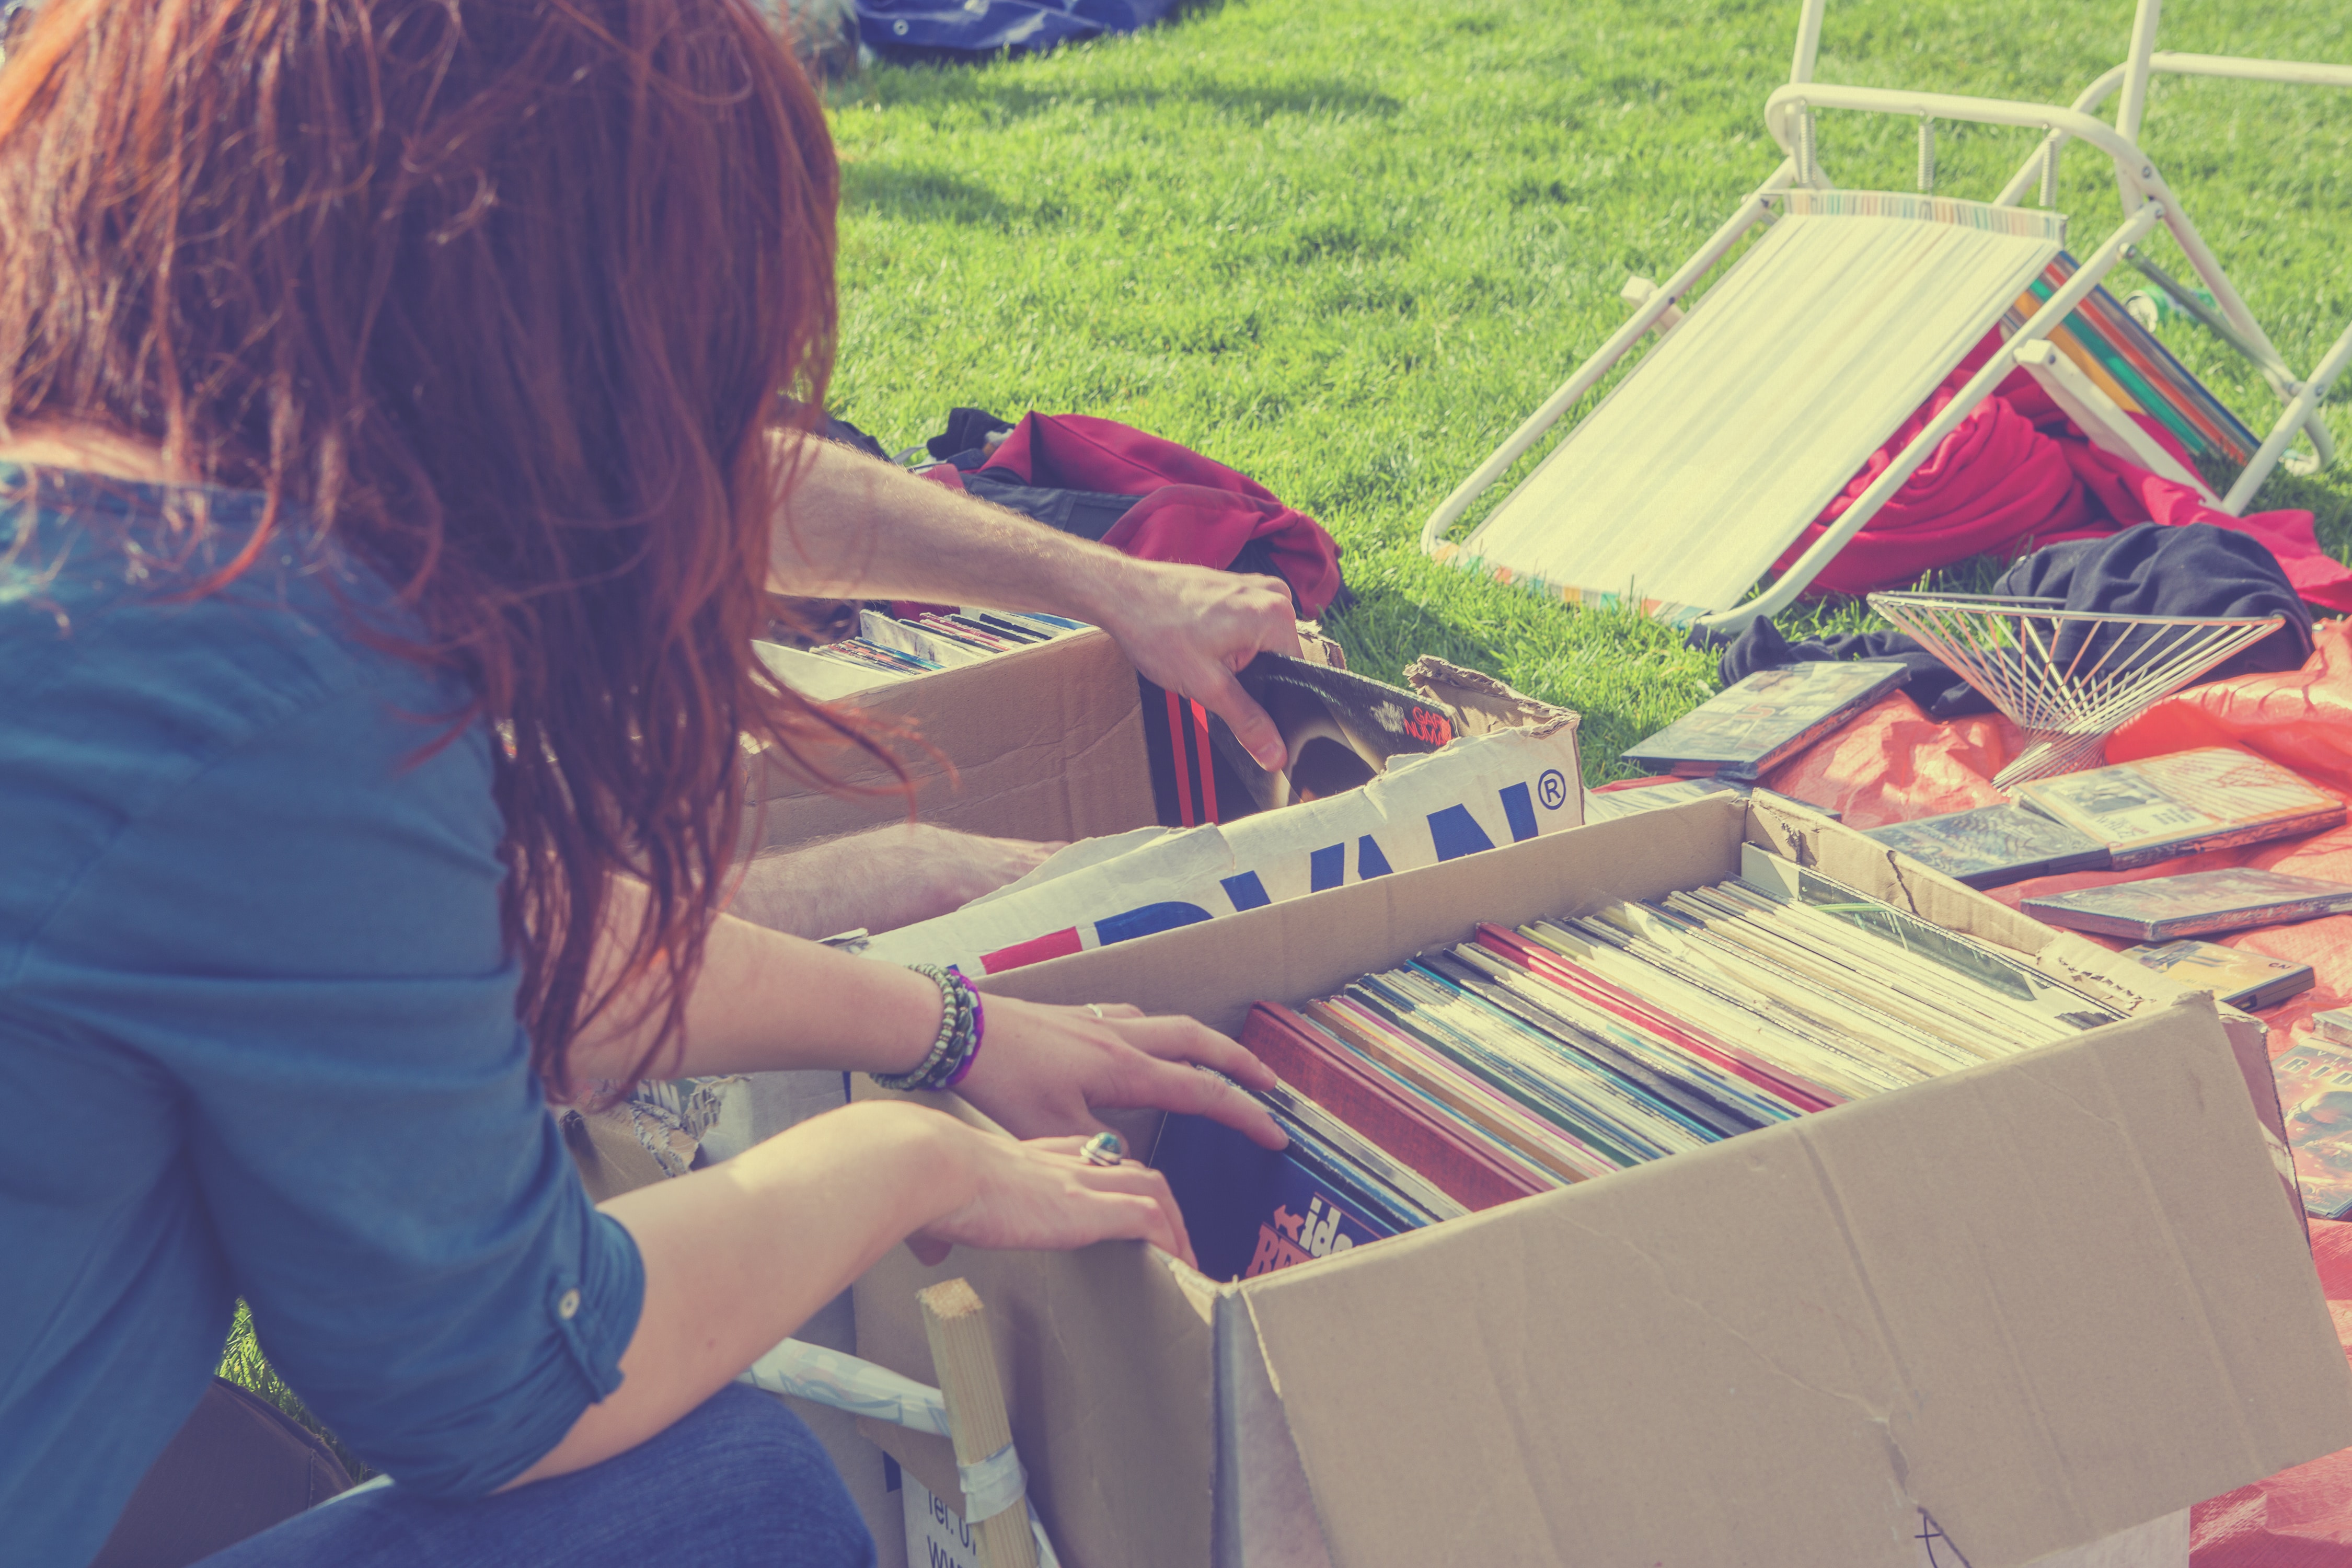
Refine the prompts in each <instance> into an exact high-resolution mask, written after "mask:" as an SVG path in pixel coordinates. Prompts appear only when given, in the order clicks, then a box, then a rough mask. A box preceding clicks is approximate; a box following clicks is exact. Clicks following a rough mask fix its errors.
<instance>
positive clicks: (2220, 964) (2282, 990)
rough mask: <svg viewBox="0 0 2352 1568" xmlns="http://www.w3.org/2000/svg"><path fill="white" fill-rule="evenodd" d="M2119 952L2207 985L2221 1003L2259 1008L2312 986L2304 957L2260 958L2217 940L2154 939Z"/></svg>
mask: <svg viewBox="0 0 2352 1568" xmlns="http://www.w3.org/2000/svg"><path fill="white" fill-rule="evenodd" d="M2124 956H2125V957H2126V958H2128V959H2131V960H2133V961H2135V962H2136V963H2144V964H2146V965H2147V967H2149V968H2150V969H2155V970H2160V971H2162V972H2163V973H2167V974H2169V975H2170V976H2172V978H2173V979H2175V980H2178V981H2179V982H2180V984H2183V985H2193V986H2195V987H2197V988H2198V989H2199V990H2200V991H2210V992H2211V993H2212V994H2213V997H2214V1000H2216V1001H2218V1002H2220V1003H2221V1004H2222V1005H2224V1006H2229V1007H2243V1008H2244V1009H2246V1010H2247V1011H2248V1012H2250V1013H2259V1012H2261V1011H2262V1010H2263V1008H2265V1007H2275V1006H2277V1005H2279V1004H2280V1003H2282V1002H2284V1001H2285V1000H2286V999H2287V998H2288V997H2290V996H2294V995H2299V994H2302V993H2303V992H2305V991H2308V990H2310V989H2311V986H2312V981H2313V978H2314V976H2313V973H2312V968H2311V965H2309V964H2308V963H2291V962H2289V961H2288V960H2286V959H2284V958H2265V957H2263V955H2262V954H2261V953H2259V952H2247V951H2246V950H2245V949H2243V948H2238V947H2223V946H2222V945H2221V943H2220V942H2148V943H2146V944H2143V945H2142V946H2139V947H2127V948H2126V949H2124Z"/></svg>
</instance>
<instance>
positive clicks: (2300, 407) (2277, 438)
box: [2221, 326, 2352, 517]
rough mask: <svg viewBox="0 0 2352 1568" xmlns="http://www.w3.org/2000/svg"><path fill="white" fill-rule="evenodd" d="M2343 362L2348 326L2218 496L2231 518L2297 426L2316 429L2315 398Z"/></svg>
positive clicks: (2350, 339)
mask: <svg viewBox="0 0 2352 1568" xmlns="http://www.w3.org/2000/svg"><path fill="white" fill-rule="evenodd" d="M2347 363H2352V326H2347V327H2346V328H2345V329H2344V335H2343V336H2342V337H2340V338H2337V339H2336V346H2335V347H2334V348H2331V349H2329V350H2328V351H2327V354H2326V357H2325V358H2324V359H2322V360H2321V361H2320V362H2319V365H2318V368H2316V369H2315V370H2314V371H2313V372H2312V373H2311V379H2310V380H2309V381H2306V382H2305V383H2304V384H2303V385H2302V386H2301V387H2300V388H2299V389H2298V390H2297V391H2296V392H2295V395H2294V398H2293V400H2292V401H2290V402H2289V403H2288V404H2287V405H2286V412H2285V413H2284V414H2282V415H2280V416H2279V422H2278V423H2277V424H2276V425H2273V426H2271V433H2270V435H2269V436H2268V437H2266V438H2265V439H2264V440H2263V445H2262V449H2261V450H2260V451H2258V452H2256V453H2255V454H2254V456H2253V459H2252V461H2251V462H2249V463H2248V464H2247V465H2246V467H2245V470H2244V472H2242V473H2241V474H2240V475H2239V476H2238V482H2237V483H2236V484H2234V485H2231V487H2230V493H2229V494H2228V495H2226V496H2223V497H2222V498H2221V510H2223V511H2226V512H2228V513H2230V514H2231V516H2233V517H2234V516H2236V515H2237V514H2238V513H2239V512H2241V511H2242V510H2245V506H2246V503H2247V502H2248V501H2251V500H2253V499H2254V492H2255V491H2256V490H2258V489H2262V487H2263V480H2264V479H2268V478H2269V477H2270V471H2271V469H2272V468H2274V467H2276V466H2277V463H2278V460H2279V458H2281V457H2283V456H2284V455H2285V453H2286V447H2287V443H2288V442H2290V441H2292V440H2294V433H2295V429H2296V427H2297V426H2305V427H2307V428H2309V429H2311V430H2314V431H2316V430H2317V429H2318V428H2319V400H2320V399H2321V398H2323V397H2325V396H2326V395H2327V389H2328V388H2329V387H2331V386H2333V385H2335V384H2336V377H2337V376H2339V375H2342V374H2344V367H2345V366H2346V365H2347Z"/></svg>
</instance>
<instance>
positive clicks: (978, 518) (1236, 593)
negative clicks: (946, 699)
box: [768, 437, 1298, 770]
mask: <svg viewBox="0 0 2352 1568" xmlns="http://www.w3.org/2000/svg"><path fill="white" fill-rule="evenodd" d="M784 438H785V439H790V440H794V442H795V447H796V449H795V450H794V451H793V453H792V458H793V463H792V468H793V475H792V479H791V481H790V483H789V486H788V488H787V489H786V492H785V496H784V498H783V500H782V502H781V503H780V505H779V506H778V508H777V515H776V525H775V530H774V537H773V542H772V546H771V549H770V551H769V566H768V582H769V586H770V587H771V588H772V589H773V590H774V591H775V592H777V593H780V594H794V595H804V596H808V597H818V598H822V597H833V598H843V597H866V598H894V599H925V600H931V601H935V602H942V603H949V604H969V605H984V606H986V607H988V608H990V609H999V610H1043V611H1045V612H1047V613H1048V614H1052V615H1061V616H1070V617H1071V618H1073V619H1076V620H1082V621H1086V622H1088V623H1089V624H1091V625H1094V626H1101V627H1102V628H1103V629H1104V630H1106V631H1108V632H1109V633H1110V634H1111V636H1112V637H1116V638H1118V644H1119V647H1122V648H1124V649H1125V650H1126V652H1127V656H1128V658H1129V659H1130V660H1131V661H1132V662H1133V663H1134V665H1135V668H1137V669H1138V670H1139V671H1140V672H1141V673H1142V674H1143V675H1144V676H1145V677H1146V678H1148V679H1150V680H1153V681H1155V682H1157V683H1158V684H1160V685H1161V686H1164V687H1166V688H1168V689H1170V690H1171V691H1175V692H1179V693H1181V694H1182V695H1183V696H1186V697H1190V698H1192V699H1194V700H1197V701H1199V702H1201V703H1202V704H1203V705H1204V706H1206V707H1207V708H1208V710H1210V711H1211V712H1213V713H1214V714H1216V715H1217V716H1218V717H1219V718H1221V719H1223V720H1224V721H1225V722H1226V723H1227V724H1230V725H1231V726H1233V731H1234V736H1235V737H1236V738H1237V739H1239V740H1240V742H1242V744H1243V745H1244V746H1245V747H1247V748H1248V750H1249V753H1250V755H1251V756H1253V757H1255V758H1256V759H1257V761H1258V763H1259V764H1260V765H1261V766H1263V767H1265V768H1267V769H1269V770H1276V769H1279V768H1281V767H1282V766H1283V764H1284V763H1286V761H1287V760H1288V759H1287V758H1286V756H1285V754H1284V751H1283V744H1282V736H1281V734H1280V733H1279V732H1278V731H1276V729H1275V726H1274V721H1272V720H1271V719H1268V718H1267V717H1266V715H1265V710H1264V709H1261V708H1260V707H1259V706H1258V705H1257V704H1256V703H1255V702H1254V701H1252V700H1250V697H1249V695H1248V693H1246V692H1244V690H1243V689H1242V688H1241V683H1240V682H1238V681H1236V680H1235V679H1234V671H1235V670H1238V669H1239V668H1242V666H1244V665H1245V664H1247V663H1248V662H1249V661H1250V660H1251V659H1252V658H1255V657H1256V656H1257V655H1258V654H1260V653H1265V652H1272V653H1283V654H1289V655H1291V656H1292V657H1294V658H1296V657H1297V654H1298V631H1297V622H1296V621H1295V619H1294V618H1293V616H1294V612H1293V608H1292V605H1291V598H1290V592H1289V590H1288V589H1287V588H1286V587H1285V586H1284V585H1283V584H1282V583H1281V582H1280V581H1279V580H1277V579H1276V578H1272V577H1252V576H1244V575H1241V574H1236V573H1231V572H1218V571H1213V570H1211V569H1209V568H1207V567H1202V566H1185V565H1179V564H1176V563H1170V562H1162V561H1138V560H1133V559H1130V558H1129V557H1128V556H1125V555H1121V554H1120V553H1119V552H1118V551H1116V550H1111V549H1108V548H1107V547H1105V546H1103V545H1100V544H1097V543H1094V542H1091V541H1088V540H1084V539H1077V538H1074V537H1072V536H1071V535H1068V534H1065V533H1059V532H1056V531H1054V530H1053V529H1050V528H1048V527H1046V526H1045V524H1043V523H1040V522H1034V521H1031V520H1030V519H1028V518H1025V517H1023V516H1021V515H1020V514H1019V513H1017V512H1012V511H1007V510H1004V509H1003V508H1002V507H998V506H992V505H990V504H989V503H988V502H986V501H982V500H977V499H975V498H973V497H971V496H968V495H965V494H963V493H961V491H957V490H950V489H946V488H944V487H942V486H940V485H934V484H929V483H926V482H925V481H923V480H921V479H916V478H915V477H914V476H913V475H911V474H908V473H907V472H905V471H904V470H902V469H899V468H892V467H891V466H890V465H889V464H887V463H879V462H877V461H875V460H874V459H873V458H868V457H866V456H865V455H863V454H862V453H858V452H854V451H852V450H850V449H849V448H848V447H843V446H839V445H836V444H835V443H834V442H831V441H824V440H818V439H815V438H814V437H805V438H795V437H784Z"/></svg>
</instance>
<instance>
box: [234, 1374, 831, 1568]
mask: <svg viewBox="0 0 2352 1568" xmlns="http://www.w3.org/2000/svg"><path fill="white" fill-rule="evenodd" d="M646 1563H677V1564H678V1565H680V1568H737V1565H739V1564H740V1565H741V1568H751V1564H754V1563H763V1564H764V1563H777V1564H789V1565H790V1568H873V1564H874V1538H873V1537H872V1536H871V1535H869V1534H867V1533H866V1521H864V1520H862V1519H861V1518H859V1517H858V1513H857V1508H856V1504H855V1503H853V1502H851V1501H850V1499H849V1493H848V1491H847V1490H846V1489H845V1488H844V1487H843V1486H842V1484H841V1476H840V1474H839V1473H838V1472H837V1471H835V1469H834V1468H833V1461H832V1460H831V1459H830V1458H827V1457H826V1455H825V1451H824V1447H823V1446H822V1445H821V1444H819V1443H818V1442H817V1440H816V1438H815V1437H814V1436H813V1435H812V1434H811V1433H810V1431H809V1429H808V1428H807V1427H806V1426H803V1425H801V1419H800V1417H799V1416H797V1415H793V1413H792V1412H791V1411H790V1410H787V1409H786V1408H784V1405H783V1402H782V1401H781V1400H779V1399H776V1398H774V1397H772V1396H771V1395H769V1394H762V1393H761V1392H760V1391H759V1390H757V1389H754V1388H747V1387H744V1386H742V1385H740V1384H730V1385H728V1386H727V1387H725V1388H722V1389H720V1390H719V1392H718V1393H717V1394H712V1395H711V1396H710V1398H709V1400H707V1401H706V1402H704V1404H703V1405H701V1406H700V1408H698V1409H696V1410H694V1411H692V1412H690V1413H688V1415H686V1416H685V1417H684V1418H683V1419H681V1420H680V1421H679V1422H677V1425H675V1426H672V1427H670V1428H669V1430H667V1432H664V1433H662V1434H661V1435H660V1436H656V1437H652V1438H648V1439H647V1440H646V1441H645V1442H643V1443H640V1444H639V1445H637V1446H636V1447H634V1448H632V1449H630V1450H629V1451H628V1452H627V1453H625V1454H618V1455H615V1456H614V1457H613V1458H609V1459H607V1460H605V1461H604V1463H603V1464H601V1465H593V1466H591V1467H589V1468H587V1469H584V1470H575V1471H573V1472H572V1474H570V1475H568V1476H559V1477H557V1478H556V1479H553V1480H546V1481H537V1482H534V1483H533V1484H531V1485H530V1486H527V1487H521V1488H518V1489H515V1490H513V1491H510V1492H501V1493H499V1494H498V1495H497V1496H495V1497H487V1498H478V1499H475V1500H470V1501H462V1502H461V1501H452V1500H447V1499H439V1498H425V1497H415V1496H412V1495H410V1494H408V1493H405V1492H403V1491H402V1490H401V1489H399V1488H397V1487H389V1488H383V1489H378V1490H375V1491H371V1492H366V1493H362V1495H360V1496H358V1497H354V1498H352V1499H350V1500H347V1501H342V1502H333V1503H328V1504H324V1505H322V1506H320V1507H318V1508H314V1509H312V1510H310V1511H309V1512H308V1513H301V1514H297V1515H295V1516H294V1517H293V1518H292V1519H289V1520H288V1521H286V1522H285V1523H283V1524H281V1525H278V1527H277V1528H275V1529H273V1530H267V1531H262V1533H260V1534H259V1535H257V1536H255V1537H253V1539H251V1540H250V1541H246V1542H239V1543H238V1544H236V1545H235V1546H232V1547H230V1548H229V1549H228V1550H227V1551H226V1552H215V1553H214V1554H213V1555H212V1556H210V1557H207V1558H205V1560H204V1562H203V1563H201V1564H200V1565H199V1568H309V1565H313V1564H315V1565H316V1568H428V1565H429V1568H624V1565H625V1568H644V1565H645V1564H646Z"/></svg>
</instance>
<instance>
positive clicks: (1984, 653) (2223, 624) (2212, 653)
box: [1870, 593, 2286, 790]
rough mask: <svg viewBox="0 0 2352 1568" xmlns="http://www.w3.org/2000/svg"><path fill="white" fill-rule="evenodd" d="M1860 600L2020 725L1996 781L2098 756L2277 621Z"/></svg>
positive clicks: (2088, 764)
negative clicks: (2019, 744) (2017, 742)
mask: <svg viewBox="0 0 2352 1568" xmlns="http://www.w3.org/2000/svg"><path fill="white" fill-rule="evenodd" d="M1870 607H1871V608H1872V609H1874V610H1875V611H1877V612H1878V614H1879V615H1881V616H1884V617H1885V619H1886V620H1887V621H1889V622H1890V623H1892V624H1893V625H1894V626H1895V628H1896V629H1897V630H1899V631H1901V632H1903V633H1904V634H1906V636H1908V637H1911V638H1912V639H1913V640H1914V641H1916V642H1917V643H1918V644H1919V645H1920V646H1921V647H1925V648H1926V649H1927V651H1928V652H1929V653H1932V654H1934V655H1935V656H1936V657H1937V658H1939V659H1941V660H1943V661H1944V663H1945V664H1947V665H1948V666H1950V667H1951V671H1952V673H1953V674H1954V675H1957V676H1958V677H1959V678H1960V679H1962V680H1965V681H1967V682H1968V683H1969V685H1970V686H1972V687H1974V688H1976V689H1977V690H1978V691H1979V692H1980V693H1982V694H1983V696H1984V698H1985V700H1987V701H1989V702H1990V703H1991V704H1992V705H1993V706H1994V707H1995V708H1998V709H2000V711H2001V712H2003V713H2005V714H2007V715H2008V716H2009V718H2010V719H2011V721H2013V722H2014V723H2015V724H2016V725H2017V727H2018V728H2019V729H2021V730H2022V731H2025V745H2024V747H2023V748H2022V749H2021V751H2020V752H2018V754H2017V756H2016V758H2015V760H2013V761H2012V762H2011V763H2010V764H2009V765H2008V766H2007V767H2005V768H2003V769H2001V770H2000V773H1997V774H1996V775H1994V778H1993V781H1992V782H1993V786H1994V787H1995V788H1996V789H2001V790H2008V789H2013V788H2015V787H2016V786H2017V785H2019V784H2024V783H2025V782H2027V781H2028V780H2030V779H2039V778H2048V777H2049V776H2051V775H2052V774H2053V773H2075V772H2078V771H2079V770H2081V769H2084V768H2095V767H2098V766H2100V765H2102V764H2103V763H2105V761H2106V758H2107V737H2108V736H2110V735H2112V734H2114V733H2115V732H2116V731H2117V730H2120V729H2122V728H2123V727H2124V726H2125V725H2126V724H2128V723H2130V722H2131V721H2133V720H2134V719H2137V718H2138V717H2139V716H2140V715H2141V714H2142V713H2145V712H2147V710H2149V709H2150V708H2152V707H2154V706H2155V705H2156V704H2157V703H2158V702H2159V701H2161V700H2164V699H2165V698H2167V697H2169V696H2171V695H2172V694H2173V693H2174V692H2176V691H2178V690H2179V689H2181V688H2182V687H2184V686H2187V685H2188V684H2189V682H2191V681H2193V680H2195V679H2197V678H2198V677H2199V676H2200V675H2203V674H2205V673H2206V672H2207V671H2208V670H2210V669H2213V668H2216V667H2218V666H2220V665H2221V664H2224V663H2226V662H2228V661H2229V660H2230V659H2231V658H2234V657H2236V656H2237V655H2238V654H2239V653H2240V652H2242V651H2243V650H2244V649H2246V648H2248V647H2252V646H2253V645H2254V644H2255V643H2258V642H2260V641H2262V639H2263V638H2264V637H2268V636H2270V635H2271V633H2273V632H2274V631H2276V630H2278V628H2279V627H2280V626H2283V625H2284V624H2285V620H2286V617H2285V616H2245V617H2236V618H2231V617H2217V616H2127V615H2109V614H2106V613H2105V612H2102V611H2095V610H2070V609H2068V608H2066V607H2065V602H2064V601H2063V600H2061V599H2002V598H1995V597H1993V596H1991V595H1982V594H1919V593H1889V594H1873V595H1870Z"/></svg>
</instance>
